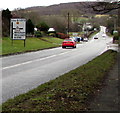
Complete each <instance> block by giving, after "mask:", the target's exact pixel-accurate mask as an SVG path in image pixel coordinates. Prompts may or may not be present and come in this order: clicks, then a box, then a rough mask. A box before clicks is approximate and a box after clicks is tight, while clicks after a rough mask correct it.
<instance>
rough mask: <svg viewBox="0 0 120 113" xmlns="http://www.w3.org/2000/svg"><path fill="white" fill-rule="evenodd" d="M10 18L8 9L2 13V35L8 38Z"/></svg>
mask: <svg viewBox="0 0 120 113" xmlns="http://www.w3.org/2000/svg"><path fill="white" fill-rule="evenodd" d="M11 18H12V14H11V11H9V9H6V10H3V11H2V35H3V36H9V34H10V19H11Z"/></svg>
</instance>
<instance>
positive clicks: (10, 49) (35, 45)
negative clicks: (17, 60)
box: [2, 37, 63, 55]
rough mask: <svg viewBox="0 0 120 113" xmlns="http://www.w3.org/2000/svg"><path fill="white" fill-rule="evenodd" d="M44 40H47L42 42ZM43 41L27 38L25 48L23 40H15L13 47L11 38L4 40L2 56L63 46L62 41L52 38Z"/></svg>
mask: <svg viewBox="0 0 120 113" xmlns="http://www.w3.org/2000/svg"><path fill="white" fill-rule="evenodd" d="M42 39H45V40H42ZM42 39H41V38H27V39H26V46H25V47H24V41H23V40H14V41H13V45H12V41H11V40H10V38H3V39H2V55H6V54H13V53H18V52H26V51H33V50H40V49H45V48H51V47H58V46H60V45H59V44H61V42H62V41H63V40H62V39H58V38H52V37H44V38H42ZM46 40H48V41H46ZM55 42H56V43H55Z"/></svg>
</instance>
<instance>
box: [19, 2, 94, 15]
mask: <svg viewBox="0 0 120 113" xmlns="http://www.w3.org/2000/svg"><path fill="white" fill-rule="evenodd" d="M92 4H95V2H72V3H61V4H56V5H51V6H35V7H28V8H26V9H21V10H19V11H22V12H24V13H31V12H35V13H37V14H39V15H61V14H63V13H64V12H66V11H69V12H73V11H74V12H77V14H85V13H86V14H90V13H91V14H95V13H96V12H94V11H93V9H92V8H90V7H88V6H89V5H92Z"/></svg>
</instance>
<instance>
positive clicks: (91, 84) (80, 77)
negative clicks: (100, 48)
mask: <svg viewBox="0 0 120 113" xmlns="http://www.w3.org/2000/svg"><path fill="white" fill-rule="evenodd" d="M116 55H117V52H115V51H112V50H109V51H107V52H105V53H103V54H102V55H101V56H98V57H97V58H95V59H94V60H92V61H90V62H88V63H87V64H85V65H83V66H81V67H78V68H76V69H75V70H72V71H70V72H69V73H66V74H64V75H62V76H60V77H58V78H56V79H55V80H51V81H49V82H47V83H45V84H42V85H40V86H39V87H37V88H36V89H33V90H32V91H29V92H28V93H26V94H22V95H19V96H17V97H15V98H14V99H10V100H8V101H7V102H5V103H3V106H2V110H3V111H8V112H10V111H12V112H14V111H19V112H20V111H21V112H22V111H37V112H38V111H80V110H86V109H87V107H88V103H89V101H88V100H89V99H90V98H91V96H92V95H94V94H95V93H96V91H97V90H98V86H100V85H101V84H102V82H103V80H104V78H105V76H106V75H107V72H108V70H109V69H110V68H111V66H112V65H113V64H114V62H115V59H116Z"/></svg>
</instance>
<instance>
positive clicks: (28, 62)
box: [2, 51, 71, 70]
mask: <svg viewBox="0 0 120 113" xmlns="http://www.w3.org/2000/svg"><path fill="white" fill-rule="evenodd" d="M69 52H71V51H67V52H64V53H60V54H56V55H51V56H48V57H45V58H40V59H36V60H31V61H27V62H24V63H20V64H16V65H12V66H8V67H3V68H2V70H5V69H9V68H14V67H18V66H21V65H25V64H30V63H33V62H37V61H41V60H46V59H49V58H53V57H56V56H59V55H63V54H66V53H69Z"/></svg>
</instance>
